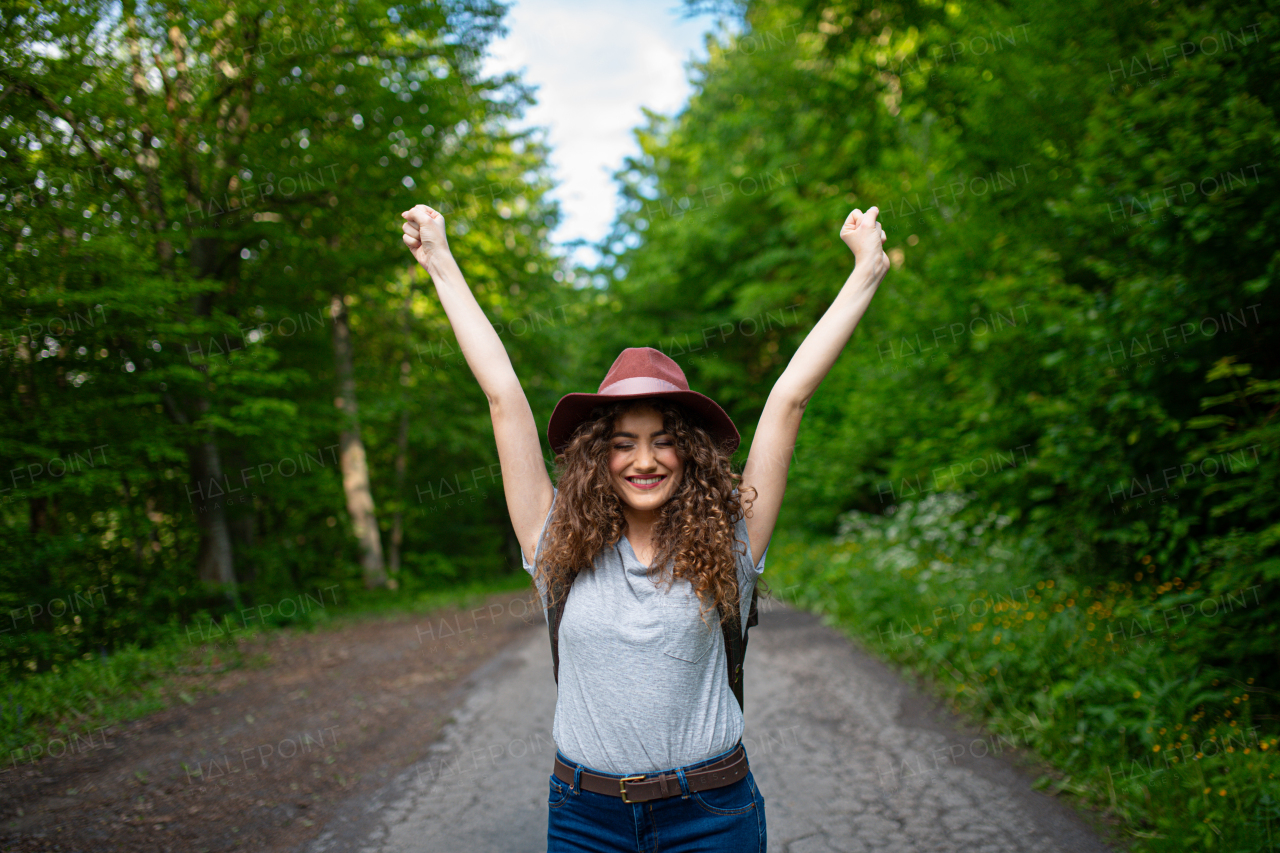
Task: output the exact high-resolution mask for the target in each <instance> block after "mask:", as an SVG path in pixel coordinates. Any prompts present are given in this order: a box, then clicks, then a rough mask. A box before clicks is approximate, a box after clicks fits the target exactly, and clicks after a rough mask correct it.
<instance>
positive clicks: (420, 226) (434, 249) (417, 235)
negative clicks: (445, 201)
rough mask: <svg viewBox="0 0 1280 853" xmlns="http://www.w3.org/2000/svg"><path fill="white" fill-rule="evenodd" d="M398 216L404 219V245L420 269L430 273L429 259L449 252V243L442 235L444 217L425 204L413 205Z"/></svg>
mask: <svg viewBox="0 0 1280 853" xmlns="http://www.w3.org/2000/svg"><path fill="white" fill-rule="evenodd" d="M400 215H401V216H403V217H404V219H405V222H404V225H403V226H402V227H403V229H404V244H405V245H406V246H408V247H409V250H410V251H411V252H413V257H414V259H415V260H417V262H418V263H420V264H422V268H423V269H425V270H427V272H430V271H431V270H430V268H429V267H428V266H427V264H428V263H429V262H430V261H431V259H432V258H433V257H436V256H438V255H440V254H448V252H449V241H448V239H447V238H446V237H445V234H444V215H443V214H441V213H440V212H439V211H437V210H435V209H433V208H430V207H427V206H426V205H425V204H415V205H414V206H413V207H412V208H410V209H409V210H406V211H404V212H403V213H401V214H400Z"/></svg>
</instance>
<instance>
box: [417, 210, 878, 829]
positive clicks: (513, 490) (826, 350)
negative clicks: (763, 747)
mask: <svg viewBox="0 0 1280 853" xmlns="http://www.w3.org/2000/svg"><path fill="white" fill-rule="evenodd" d="M878 215H879V211H878V209H877V208H875V207H872V208H870V209H869V210H867V212H866V213H863V212H862V211H860V210H854V211H853V212H852V213H850V214H849V216H848V218H846V219H845V222H844V225H843V227H842V228H841V229H840V237H841V239H843V240H844V242H845V243H846V244H847V245H848V246H849V248H850V249H851V250H852V252H853V254H854V258H855V267H854V270H853V272H852V273H851V274H850V276H849V278H848V280H847V281H846V282H845V284H844V286H843V288H842V289H841V290H840V293H839V295H838V296H837V297H836V299H835V301H834V302H833V303H832V304H831V307H830V308H828V309H827V311H826V313H825V314H823V316H822V319H820V320H819V321H818V323H817V325H815V326H814V328H813V330H812V331H811V332H810V333H809V335H808V336H807V337H806V338H805V340H804V343H802V344H801V346H800V348H799V349H798V350H797V351H796V354H795V356H794V357H793V358H792V359H791V362H790V364H788V365H787V368H786V370H784V371H783V373H782V376H780V377H779V378H778V381H777V383H776V384H775V385H774V387H773V390H772V392H770V394H769V398H768V401H767V402H766V403H765V407H764V411H763V413H762V414H761V416H760V423H759V425H758V426H757V427H756V432H755V437H754V439H753V441H752V445H751V451H750V453H749V454H748V456H747V461H746V465H745V467H744V468H743V471H742V474H741V475H737V474H734V473H732V472H731V470H730V467H729V459H730V456H731V454H732V453H733V451H734V449H735V448H736V447H737V445H738V432H737V429H736V428H735V427H734V425H733V422H732V421H731V420H730V419H729V417H728V415H726V414H725V413H724V411H723V410H722V409H721V408H720V407H719V406H718V405H716V403H715V402H714V401H712V400H711V399H710V398H708V397H705V396H703V395H702V394H698V393H697V392H694V391H691V390H689V387H688V383H687V382H686V381H685V377H684V373H683V372H682V371H681V370H680V368H679V367H678V366H677V365H676V364H675V362H673V361H672V360H671V359H670V358H667V357H666V356H665V355H663V354H662V353H660V352H658V351H657V350H654V349H650V348H647V347H645V348H631V349H627V350H624V351H623V353H622V354H621V355H620V356H619V357H618V359H617V361H615V362H614V364H613V366H612V367H611V368H610V369H609V373H608V374H607V375H606V376H605V380H604V382H602V383H601V385H600V388H599V390H598V391H597V393H595V394H569V395H566V396H565V397H564V398H562V399H561V400H560V402H559V403H557V405H556V408H555V411H554V412H553V413H552V416H551V421H550V424H549V426H548V430H547V432H548V438H549V440H550V444H551V447H552V449H553V450H554V451H555V452H556V454H557V455H556V466H557V471H558V476H557V481H558V483H559V487H558V488H557V487H555V486H553V485H552V483H551V479H550V478H549V477H548V476H547V472H546V467H545V466H544V464H543V457H542V448H541V445H540V443H539V437H538V430H537V426H536V425H535V423H534V419H533V412H532V411H531V410H530V408H529V402H528V400H527V399H526V398H525V395H524V391H523V389H522V388H521V386H520V383H519V381H518V380H517V379H516V374H515V371H514V370H513V369H512V367H511V362H510V359H509V358H508V357H507V353H506V350H505V349H504V348H503V346H502V342H501V341H500V340H499V338H498V334H497V332H496V331H494V328H493V326H491V325H490V324H489V321H488V320H487V319H486V317H485V315H484V312H483V311H482V310H481V309H480V306H479V304H478V303H477V302H476V300H475V297H474V296H473V295H472V294H471V291H470V289H469V288H468V287H467V284H466V281H465V280H464V279H463V277H462V272H461V270H460V269H459V268H458V265H457V263H456V262H455V261H454V259H453V257H452V255H451V254H450V252H449V246H448V241H447V240H446V237H445V228H444V217H443V216H441V215H440V214H439V213H438V212H437V211H435V210H433V209H431V208H430V207H427V206H426V205H417V206H415V207H414V208H413V209H412V210H407V211H405V212H404V213H402V214H401V216H403V217H404V219H405V222H404V226H403V230H404V242H405V245H407V246H408V247H409V249H410V250H412V252H413V255H414V257H415V258H416V259H417V261H418V263H420V264H421V265H422V266H423V268H425V269H426V270H427V272H428V273H429V274H430V275H431V279H432V281H433V282H434V283H435V286H436V292H437V293H438V294H439V296H440V302H441V305H442V306H443V307H444V310H445V313H446V314H447V315H448V317H449V322H450V324H451V325H452V326H453V330H454V332H455V334H456V335H457V338H458V343H459V344H460V345H461V349H462V352H463V354H464V356H465V357H466V359H467V364H468V365H470V367H471V371H472V373H474V374H475V377H476V379H477V381H479V383H480V387H481V388H482V389H483V390H484V393H485V396H486V397H487V398H488V400H489V411H490V414H491V416H492V418H493V431H494V436H495V438H496V440H497V444H498V458H499V462H500V464H501V467H502V483H503V489H504V492H505V494H506V499H507V509H508V511H509V512H510V514H511V524H512V527H513V528H514V530H515V533H516V537H517V538H518V539H519V541H520V548H521V551H522V557H523V558H524V565H525V569H526V570H527V571H529V572H530V574H532V575H533V578H534V583H535V586H536V587H537V588H538V591H539V593H540V594H541V595H542V598H543V603H544V606H546V605H547V603H548V599H549V595H554V596H555V597H554V598H553V599H551V600H552V601H563V604H564V609H563V619H562V621H561V623H560V625H559V628H558V636H559V648H560V664H562V665H560V666H559V667H558V672H557V681H558V694H557V699H556V713H555V722H554V725H553V728H552V737H553V739H554V740H555V742H556V746H557V751H556V760H555V763H554V772H553V773H552V775H551V777H550V780H549V783H550V793H549V798H548V803H547V805H548V829H547V849H548V851H569V850H573V851H584V853H585V851H590V853H600V851H637V853H638V851H642V850H651V849H658V850H663V851H684V850H688V851H692V850H716V851H763V850H765V848H766V831H765V814H764V800H763V798H762V797H761V796H760V793H759V791H758V790H757V788H756V785H755V780H754V778H753V777H752V775H751V771H750V768H749V767H748V766H747V760H746V752H745V750H744V749H743V746H742V743H741V737H742V730H743V719H742V711H741V709H740V708H739V706H738V703H737V701H735V699H734V697H733V695H732V694H731V693H730V687H729V683H728V677H727V674H726V658H725V650H724V642H723V641H720V642H716V638H717V637H718V636H721V632H720V631H719V630H717V626H713V625H711V624H710V618H709V617H710V615H711V614H712V613H716V612H718V613H719V618H718V619H717V621H719V620H720V619H732V618H733V617H734V615H735V614H736V616H737V619H738V623H737V624H739V625H745V623H746V616H747V613H746V606H745V604H746V602H748V601H749V600H750V597H751V593H752V590H753V589H754V585H755V583H756V581H757V579H758V578H759V577H760V575H761V573H762V571H763V567H764V555H765V552H766V551H767V548H768V543H769V540H770V538H771V537H772V535H773V528H774V524H775V522H776V521H777V518H778V511H779V509H780V508H781V506H782V495H783V491H784V489H785V487H786V479H787V470H788V468H789V466H790V462H791V456H792V451H793V448H794V447H795V443H796V435H797V433H798V432H799V429H800V419H801V417H802V416H803V414H804V409H805V406H806V405H807V404H808V402H809V400H810V398H811V397H812V396H813V393H814V391H816V390H817V388H818V385H819V383H821V382H822V379H823V377H825V376H826V374H827V372H828V371H829V370H830V369H831V365H832V364H834V363H835V360H836V357H837V356H838V355H839V354H840V351H841V350H842V349H843V348H844V345H845V343H846V342H847V341H848V340H849V336H850V335H851V334H853V330H854V328H855V327H856V326H857V324H858V321H859V320H860V319H861V317H862V315H863V313H864V312H865V311H866V309H867V306H868V305H869V304H870V302H871V298H872V297H873V296H874V295H875V292H876V289H877V288H878V287H879V284H880V280H881V279H882V278H883V277H884V275H885V273H886V272H887V271H888V269H889V259H888V257H887V256H886V255H885V253H884V249H883V243H884V240H885V239H886V238H885V234H884V231H883V229H881V228H880V226H879V224H878V223H877V222H876V217H877V216H878ZM740 493H741V494H742V495H744V496H743V497H740ZM746 494H750V495H751V497H750V498H747V497H745V495H746ZM528 554H533V555H534V564H533V565H531V564H530V563H529V561H528V558H527V557H526V556H525V555H528ZM756 554H759V555H761V556H760V559H759V560H756V559H755V557H754V555H756ZM535 565H536V567H537V568H536V569H535V568H534V566H535ZM668 569H669V570H668ZM566 589H567V590H568V592H567V593H566V592H564V590H566ZM549 590H550V591H551V592H549ZM562 596H567V597H562Z"/></svg>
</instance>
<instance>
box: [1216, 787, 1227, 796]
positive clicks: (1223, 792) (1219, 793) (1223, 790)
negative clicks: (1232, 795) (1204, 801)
mask: <svg viewBox="0 0 1280 853" xmlns="http://www.w3.org/2000/svg"><path fill="white" fill-rule="evenodd" d="M1226 795H1227V789H1226V788H1223V789H1222V790H1221V791H1219V792H1218V796H1219V797H1225V796H1226Z"/></svg>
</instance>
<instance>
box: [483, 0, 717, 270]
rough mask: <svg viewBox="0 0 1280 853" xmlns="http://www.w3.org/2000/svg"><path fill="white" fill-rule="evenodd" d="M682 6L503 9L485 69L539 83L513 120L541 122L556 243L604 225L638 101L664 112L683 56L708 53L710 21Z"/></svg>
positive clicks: (526, 1) (684, 95)
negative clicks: (532, 102)
mask: <svg viewBox="0 0 1280 853" xmlns="http://www.w3.org/2000/svg"><path fill="white" fill-rule="evenodd" d="M679 12H680V6H679V5H678V2H677V0H666V2H652V0H643V2H642V0H590V2H583V0H519V1H518V2H517V3H516V4H515V5H514V6H513V7H512V8H511V10H510V11H509V12H508V13H507V17H506V19H505V22H506V26H507V30H508V35H507V37H506V38H505V39H503V40H501V41H498V42H496V43H495V44H493V45H492V46H491V48H490V52H489V56H488V57H487V59H486V61H485V65H484V73H485V74H490V75H491V74H496V73H500V72H503V71H518V72H521V77H522V79H523V80H524V81H525V82H526V83H528V84H530V85H533V86H537V87H538V88H537V90H536V97H537V99H538V103H537V105H536V106H534V107H531V108H529V109H528V110H527V111H526V113H525V120H524V122H522V123H521V125H520V126H522V127H528V126H531V125H540V126H542V127H546V128H547V129H548V130H547V139H548V142H549V143H550V145H551V146H552V155H551V163H552V166H553V168H554V175H555V178H556V180H557V181H558V182H559V186H558V187H557V189H556V190H555V192H554V193H553V196H554V197H555V198H556V199H558V200H559V201H560V204H561V209H562V210H563V212H564V217H563V221H562V224H561V226H560V228H559V229H557V231H556V232H555V233H554V234H553V235H552V238H553V240H555V241H556V242H558V243H563V242H565V241H568V240H571V239H575V238H585V239H587V240H591V241H598V240H600V239H601V238H603V237H604V236H605V234H607V233H608V230H609V224H610V223H611V222H612V221H613V218H614V213H615V210H616V208H617V203H618V197H617V193H616V187H615V185H614V183H613V181H612V179H611V178H610V175H611V173H612V172H613V171H616V170H617V169H618V168H620V167H621V166H622V162H623V158H624V156H626V155H628V154H631V155H636V154H638V153H639V148H638V146H637V145H636V143H635V140H634V137H633V136H632V135H631V130H632V128H634V127H636V126H639V125H640V124H642V123H643V121H644V116H643V114H642V113H641V111H640V107H641V106H642V105H643V106H645V107H648V108H649V109H652V110H656V111H658V112H662V113H666V114H668V115H670V114H673V113H675V112H678V111H679V110H680V109H681V108H682V106H683V105H684V103H685V102H686V100H687V99H688V97H689V94H690V92H691V89H690V86H689V83H688V79H687V72H686V70H685V63H686V61H688V60H689V59H690V57H691V55H693V54H696V55H698V56H699V57H701V56H704V55H705V51H704V49H703V46H702V45H703V33H705V32H707V31H708V30H710V29H711V27H712V25H713V23H714V19H713V18H711V17H710V16H706V15H702V16H698V17H695V18H690V19H688V20H681V18H680V15H679ZM575 257H576V258H577V259H578V260H580V261H582V262H593V261H594V260H595V259H596V256H595V253H594V252H587V251H580V252H578V253H576V255H575Z"/></svg>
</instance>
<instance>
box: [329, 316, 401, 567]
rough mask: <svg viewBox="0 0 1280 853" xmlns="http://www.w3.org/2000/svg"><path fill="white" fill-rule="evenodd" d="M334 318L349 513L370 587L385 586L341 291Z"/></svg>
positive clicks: (343, 484) (344, 470)
mask: <svg viewBox="0 0 1280 853" xmlns="http://www.w3.org/2000/svg"><path fill="white" fill-rule="evenodd" d="M329 311H330V315H331V316H332V317H333V356H334V361H335V363H336V365H337V371H338V400H337V403H338V407H339V408H341V409H342V421H343V428H342V431H341V433H340V436H339V441H340V446H341V449H342V488H343V490H344V491H345V492H346V493H347V512H348V513H349V514H350V515H351V523H352V525H353V527H354V528H355V530H354V532H355V535H356V539H357V540H358V541H359V543H360V566H361V568H363V569H364V585H365V587H366V588H367V589H373V588H375V587H385V586H386V585H387V573H386V569H385V568H384V566H383V562H382V539H381V537H380V536H379V535H378V517H377V515H376V514H375V512H374V507H373V492H372V491H370V488H369V465H368V462H367V461H366V460H365V454H364V442H362V441H361V440H360V418H359V415H358V411H357V409H356V380H355V371H354V370H353V368H352V357H351V329H350V327H349V326H348V324H347V306H346V304H345V303H344V302H343V300H342V296H341V295H340V294H334V296H333V301H332V303H331V305H330V309H329Z"/></svg>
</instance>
